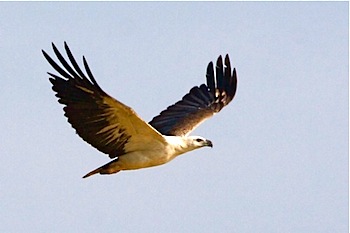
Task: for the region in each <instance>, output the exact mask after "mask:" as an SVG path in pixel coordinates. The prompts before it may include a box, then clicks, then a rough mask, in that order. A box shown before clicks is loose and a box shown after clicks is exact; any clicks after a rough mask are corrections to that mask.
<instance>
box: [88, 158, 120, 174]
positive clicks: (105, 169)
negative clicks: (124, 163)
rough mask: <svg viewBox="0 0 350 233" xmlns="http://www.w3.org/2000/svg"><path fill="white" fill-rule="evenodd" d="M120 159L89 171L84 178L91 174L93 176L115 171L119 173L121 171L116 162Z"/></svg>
mask: <svg viewBox="0 0 350 233" xmlns="http://www.w3.org/2000/svg"><path fill="white" fill-rule="evenodd" d="M117 161H118V158H117V159H115V160H113V161H111V162H109V163H107V164H105V165H103V166H101V167H99V168H97V169H95V170H93V171H91V172H89V173H88V174H86V175H85V176H83V178H87V177H89V176H92V175H95V174H97V173H100V174H101V175H106V174H114V173H117V172H119V171H120V170H118V169H117V166H116V164H115V163H116V162H117Z"/></svg>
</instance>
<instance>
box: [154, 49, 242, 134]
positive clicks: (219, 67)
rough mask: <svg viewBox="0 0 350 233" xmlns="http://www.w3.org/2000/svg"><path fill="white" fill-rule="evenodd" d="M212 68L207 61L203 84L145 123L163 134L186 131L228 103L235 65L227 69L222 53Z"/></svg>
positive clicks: (232, 86) (235, 83)
mask: <svg viewBox="0 0 350 233" xmlns="http://www.w3.org/2000/svg"><path fill="white" fill-rule="evenodd" d="M215 70H216V72H215V73H216V76H215V74H214V68H213V63H212V62H210V63H209V65H208V67H207V74H206V77H207V85H205V84H202V85H201V86H199V87H193V88H192V89H191V90H190V92H189V93H188V94H186V95H185V96H184V97H183V98H182V100H180V101H178V102H177V103H175V104H174V105H171V106H169V107H168V108H167V109H166V110H164V111H162V112H161V113H160V114H159V115H158V116H156V117H154V118H153V119H152V121H150V122H149V124H150V125H152V126H153V127H154V128H155V129H157V130H158V131H159V132H160V133H161V134H164V135H176V136H183V135H188V134H189V133H190V132H191V131H192V130H194V129H195V128H196V127H197V126H198V125H199V124H200V123H202V122H203V121H204V120H206V119H208V118H209V117H211V116H213V115H214V114H215V113H217V112H219V111H220V110H221V109H222V108H223V107H225V106H226V105H228V104H229V103H230V102H231V100H232V99H233V97H234V96H235V93H236V89H237V75H236V69H233V72H232V73H231V64H230V59H229V56H228V55H226V57H225V66H224V65H223V62H222V57H221V56H219V58H218V59H217V62H216V68H215Z"/></svg>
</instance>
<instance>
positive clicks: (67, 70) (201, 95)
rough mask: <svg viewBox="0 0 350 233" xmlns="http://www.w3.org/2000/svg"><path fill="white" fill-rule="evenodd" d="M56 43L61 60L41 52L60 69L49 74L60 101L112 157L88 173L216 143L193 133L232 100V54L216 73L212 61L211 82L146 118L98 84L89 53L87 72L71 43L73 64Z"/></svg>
mask: <svg viewBox="0 0 350 233" xmlns="http://www.w3.org/2000/svg"><path fill="white" fill-rule="evenodd" d="M52 48H53V51H54V53H55V55H56V57H57V59H58V61H59V62H60V63H61V65H58V64H57V63H56V62H55V61H54V60H53V59H52V58H51V57H50V56H49V55H48V54H47V53H46V52H45V51H44V50H42V53H43V55H44V57H45V58H46V60H47V61H48V62H49V63H50V65H51V66H52V67H53V68H54V69H55V70H56V71H57V73H56V74H53V73H50V72H48V75H50V78H49V80H50V82H51V84H52V90H53V91H54V92H56V94H55V96H56V97H57V98H58V102H59V103H60V104H63V105H64V108H63V110H64V115H65V116H66V117H67V118H68V122H69V123H70V124H71V126H72V127H73V128H74V129H75V130H76V133H77V134H78V135H79V136H80V137H81V138H82V139H83V140H84V141H86V142H87V143H89V144H90V145H91V146H93V147H95V148H96V149H97V150H99V151H101V152H103V153H105V154H107V155H108V156H109V158H110V159H112V161H110V162H108V163H107V164H105V165H103V166H101V167H99V168H97V169H95V170H93V171H91V172H89V173H88V174H86V175H85V176H83V178H86V177H89V176H91V175H94V174H98V173H99V174H114V173H117V172H119V171H122V170H134V169H141V168H147V167H153V166H158V165H162V164H165V163H167V162H169V161H171V160H172V159H174V158H175V157H177V156H178V155H181V154H183V153H186V152H189V151H192V150H195V149H198V148H201V147H206V146H208V147H213V144H212V142H211V141H210V140H208V139H205V138H203V137H200V136H189V134H190V133H191V132H192V131H193V130H194V129H195V128H196V127H197V126H198V125H199V124H201V123H202V122H203V121H204V120H206V119H208V118H210V117H211V116H213V115H214V114H215V113H218V112H219V111H220V110H221V109H222V108H224V107H225V106H226V105H228V104H229V103H230V102H231V100H232V99H233V98H234V96H235V93H236V89H237V74H236V69H235V68H234V69H233V71H232V69H231V65H230V59H229V56H228V54H227V55H226V56H225V59H224V61H223V59H222V57H221V55H220V56H219V57H218V59H217V62H216V66H215V72H214V65H213V62H210V63H209V64H208V66H207V70H206V82H207V84H202V85H200V86H195V87H193V88H192V89H190V91H189V92H188V93H187V94H186V95H185V96H183V98H182V99H181V100H180V101H178V102H176V103H175V104H173V105H171V106H169V107H168V108H166V109H165V110H164V111H162V112H161V113H160V114H159V115H157V116H155V117H154V118H153V119H152V120H151V121H150V122H148V123H147V122H146V121H144V120H143V119H141V118H140V117H139V116H138V114H136V112H135V111H134V110H133V109H132V108H130V107H129V106H127V105H125V104H123V103H121V102H120V101H118V100H117V99H115V98H113V97H111V96H110V95H108V94H107V93H106V92H105V91H104V90H103V89H102V88H101V87H100V86H99V85H98V83H97V82H96V80H95V78H94V76H93V74H92V72H91V70H90V68H89V66H88V63H87V61H86V59H85V57H84V56H83V65H84V68H85V73H84V72H83V71H82V69H81V68H80V67H79V65H78V63H77V62H76V60H75V59H74V57H73V55H72V52H71V50H70V49H69V47H68V45H67V43H66V42H64V48H65V51H66V53H67V56H68V59H69V62H70V64H69V63H68V62H67V61H68V60H66V59H65V58H64V57H63V56H62V54H61V53H60V52H59V51H58V49H57V48H56V46H55V44H54V43H52Z"/></svg>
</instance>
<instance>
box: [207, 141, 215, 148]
mask: <svg viewBox="0 0 350 233" xmlns="http://www.w3.org/2000/svg"><path fill="white" fill-rule="evenodd" d="M206 146H210V147H211V148H212V147H213V143H212V142H211V141H210V140H207V141H206Z"/></svg>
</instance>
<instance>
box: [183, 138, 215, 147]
mask: <svg viewBox="0 0 350 233" xmlns="http://www.w3.org/2000/svg"><path fill="white" fill-rule="evenodd" d="M188 145H189V147H192V148H193V149H197V148H201V147H204V146H210V147H213V143H212V142H211V141H210V140H208V139H205V138H203V137H200V136H189V137H188Z"/></svg>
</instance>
